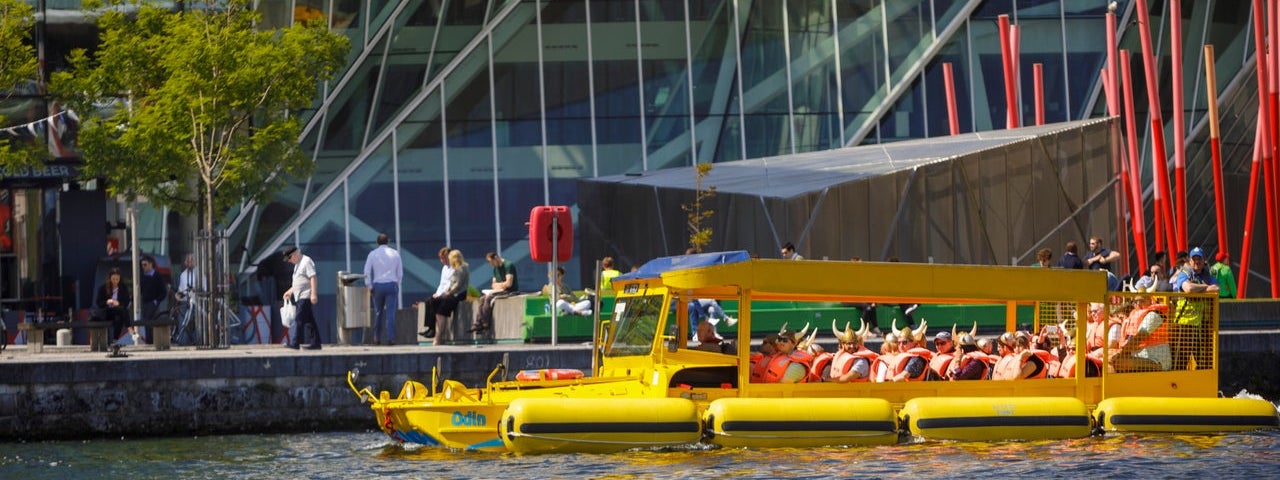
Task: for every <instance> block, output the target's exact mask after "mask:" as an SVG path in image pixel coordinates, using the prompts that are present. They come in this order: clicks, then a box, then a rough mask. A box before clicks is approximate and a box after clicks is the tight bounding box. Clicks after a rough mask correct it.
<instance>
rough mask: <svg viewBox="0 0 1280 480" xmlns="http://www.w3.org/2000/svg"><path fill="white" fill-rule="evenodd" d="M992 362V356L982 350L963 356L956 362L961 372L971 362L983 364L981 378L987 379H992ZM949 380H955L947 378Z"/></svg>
mask: <svg viewBox="0 0 1280 480" xmlns="http://www.w3.org/2000/svg"><path fill="white" fill-rule="evenodd" d="M990 360H991V359H990V356H989V355H987V354H986V353H985V352H982V351H981V350H976V351H972V352H969V353H966V354H964V355H961V356H960V358H958V359H956V360H955V362H956V365H957V368H958V369H960V370H964V367H965V366H966V365H968V364H969V362H979V363H981V364H982V377H981V378H983V379H986V378H990V377H991V361H990ZM948 373H949V372H948ZM947 378H948V379H949V380H955V379H954V378H951V377H947Z"/></svg>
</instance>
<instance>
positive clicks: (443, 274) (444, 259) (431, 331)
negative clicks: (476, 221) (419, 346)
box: [413, 245, 453, 338]
mask: <svg viewBox="0 0 1280 480" xmlns="http://www.w3.org/2000/svg"><path fill="white" fill-rule="evenodd" d="M449 250H450V248H449V246H448V245H445V246H443V247H440V252H439V256H440V264H441V265H442V266H441V267H440V283H439V284H438V285H439V286H438V287H436V293H434V294H432V295H431V298H428V299H427V300H426V301H424V302H414V303H413V308H418V303H424V304H425V305H426V310H427V312H426V316H425V317H423V318H424V320H423V321H422V326H423V327H424V328H426V330H423V331H421V332H418V335H422V336H424V337H427V338H435V336H436V307H437V306H438V305H440V300H441V299H443V298H444V296H445V294H446V292H448V291H449V279H451V278H453V267H452V266H451V265H449Z"/></svg>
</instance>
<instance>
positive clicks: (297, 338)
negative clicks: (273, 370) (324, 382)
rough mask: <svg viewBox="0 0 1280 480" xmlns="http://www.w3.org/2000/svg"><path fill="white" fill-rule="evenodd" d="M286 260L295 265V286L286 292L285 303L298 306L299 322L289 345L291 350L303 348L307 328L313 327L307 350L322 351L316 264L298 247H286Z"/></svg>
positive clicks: (295, 326)
mask: <svg viewBox="0 0 1280 480" xmlns="http://www.w3.org/2000/svg"><path fill="white" fill-rule="evenodd" d="M284 258H285V259H286V260H288V261H289V263H292V264H293V286H291V287H289V290H286V291H285V292H284V299H285V301H286V302H287V301H289V299H291V298H292V299H293V301H294V302H296V304H297V306H298V320H297V322H296V323H295V325H294V327H293V328H295V329H296V330H295V331H294V336H293V343H291V344H289V348H292V349H294V350H297V349H298V348H299V347H301V346H302V341H303V340H305V339H306V338H307V326H308V325H310V326H311V331H312V332H314V336H313V337H312V340H311V344H310V345H307V347H306V348H307V350H319V349H320V343H321V341H320V325H319V324H317V323H316V315H315V312H314V311H313V309H314V308H315V304H316V301H317V300H318V298H317V297H316V262H315V261H313V260H311V257H308V256H306V255H303V254H302V251H300V250H298V247H293V246H290V247H286V248H285V249H284Z"/></svg>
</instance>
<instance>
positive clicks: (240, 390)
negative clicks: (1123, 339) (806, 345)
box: [0, 329, 1280, 440]
mask: <svg viewBox="0 0 1280 480" xmlns="http://www.w3.org/2000/svg"><path fill="white" fill-rule="evenodd" d="M1220 344H1221V347H1222V352H1223V353H1222V354H1221V356H1220V362H1221V363H1220V364H1221V367H1222V368H1221V379H1220V385H1221V390H1222V392H1223V393H1224V394H1226V395H1234V394H1236V393H1237V392H1239V391H1240V390H1241V389H1248V390H1249V391H1250V392H1253V393H1259V394H1261V395H1263V396H1264V397H1266V398H1268V399H1270V400H1272V401H1275V400H1277V399H1278V398H1280V369H1276V368H1275V367H1274V365H1276V364H1277V362H1278V361H1280V353H1278V352H1280V330H1274V329H1268V330H1233V331H1226V332H1223V333H1222V335H1221V340H1220ZM123 351H124V352H125V353H127V354H128V355H129V356H128V357H127V358H107V356H106V354H104V353H100V352H89V351H88V347H86V346H75V347H56V346H46V347H45V353H41V354H30V353H27V352H25V348H24V347H22V346H18V347H13V346H10V347H9V349H6V350H5V351H4V352H3V353H0V440H46V439H72V438H94V437H117V438H118V437H122V436H127V437H142V436H163V435H206V434H220V433H259V432H308V431H331V430H360V429H372V428H374V427H375V425H374V415H373V413H372V412H371V411H370V410H369V407H368V405H367V404H361V403H359V399H358V398H357V397H356V395H355V394H354V393H353V392H352V391H351V389H350V388H349V387H348V386H347V380H346V374H347V371H349V370H352V369H358V370H359V371H360V373H361V375H360V377H359V379H358V380H357V382H356V384H357V386H360V387H364V386H373V391H374V392H375V393H376V392H378V391H381V390H388V391H390V392H391V394H392V395H395V394H397V393H398V391H399V388H400V386H401V384H402V383H403V382H404V381H405V380H408V379H416V380H419V381H422V382H423V383H428V382H430V380H431V370H432V368H433V367H435V366H437V365H438V366H439V368H440V371H441V372H442V373H441V378H451V379H456V380H460V381H462V382H464V383H466V384H467V385H471V386H475V385H483V384H484V380H485V378H486V377H487V376H488V374H489V372H491V371H492V370H493V368H494V367H495V366H496V365H498V364H499V363H504V362H505V363H506V364H507V365H508V366H509V373H508V375H509V376H511V377H513V376H514V375H515V372H516V371H517V370H522V369H535V368H550V367H560V368H578V369H582V370H584V371H589V370H590V365H591V349H590V347H589V346H587V345H584V344H561V345H559V346H556V347H552V346H550V345H545V344H537V345H532V344H488V345H471V346H418V345H405V346H391V347H388V346H383V347H374V346H329V345H326V346H325V347H324V349H323V350H318V351H308V350H301V351H297V350H290V349H287V348H284V347H281V346H254V347H234V348H231V349H224V350H199V349H195V348H191V347H178V348H175V349H173V350H170V351H155V350H153V349H152V348H151V347H147V346H142V347H125V348H124V349H123Z"/></svg>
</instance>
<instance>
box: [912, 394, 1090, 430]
mask: <svg viewBox="0 0 1280 480" xmlns="http://www.w3.org/2000/svg"><path fill="white" fill-rule="evenodd" d="M900 415H901V418H902V424H903V425H905V426H906V427H907V429H908V430H909V431H910V432H911V434H912V435H915V436H918V437H923V438H927V439H932V440H967V441H995V440H1051V439H1064V438H1082V437H1087V436H1089V434H1090V431H1091V428H1090V423H1089V410H1088V409H1087V408H1085V405H1084V402H1081V401H1080V400H1079V399H1076V398H1069V397H990V398H988V397H955V398H950V397H933V398H913V399H911V400H909V401H907V403H906V404H905V405H903V407H902V411H901V414H900Z"/></svg>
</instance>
